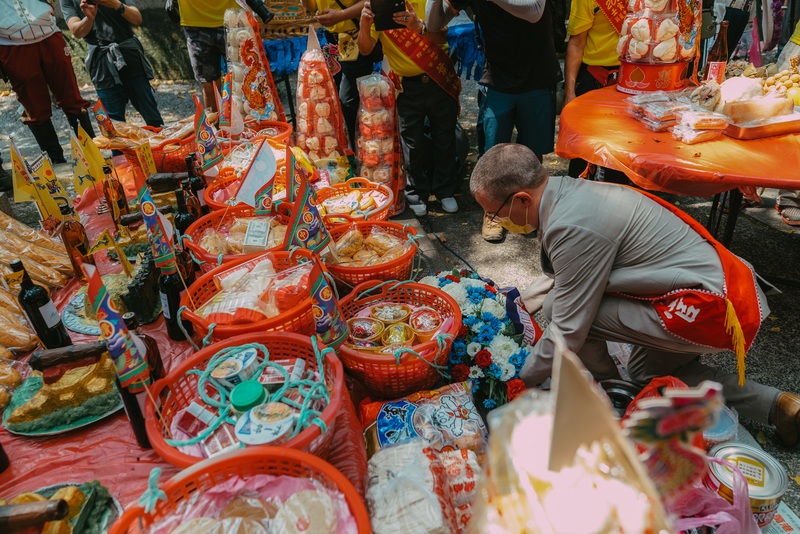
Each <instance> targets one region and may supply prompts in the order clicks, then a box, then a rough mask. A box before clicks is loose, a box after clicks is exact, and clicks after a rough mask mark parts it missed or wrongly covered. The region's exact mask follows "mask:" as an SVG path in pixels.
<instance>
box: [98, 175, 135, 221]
mask: <svg viewBox="0 0 800 534" xmlns="http://www.w3.org/2000/svg"><path fill="white" fill-rule="evenodd" d="M103 172H104V173H105V175H106V179H105V180H104V181H103V195H104V196H105V197H106V203H107V204H108V207H109V208H111V203H112V202H113V203H114V205H115V206H116V216H117V219H119V216H120V215H127V214H128V213H130V212H131V210H130V208H128V199H127V198H126V197H125V188H123V187H122V184H121V183H120V182H119V180H117V179H116V178H114V177H113V176H112V175H111V167H109V166H108V165H103ZM115 222H118V221H115Z"/></svg>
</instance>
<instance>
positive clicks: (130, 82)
mask: <svg viewBox="0 0 800 534" xmlns="http://www.w3.org/2000/svg"><path fill="white" fill-rule="evenodd" d="M123 81H124V82H125V85H124V87H125V94H126V95H127V96H128V100H130V101H131V104H133V107H134V108H136V111H138V112H139V114H140V115H141V116H142V118H143V119H144V122H145V123H146V124H147V125H148V126H152V127H153V128H158V127H159V126H164V119H162V118H161V113H159V111H158V104H156V97H155V95H154V94H153V88H152V87H151V86H150V81H149V80H148V79H147V76H135V77H133V78H126V79H125V80H123Z"/></svg>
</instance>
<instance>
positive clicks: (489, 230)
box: [481, 212, 505, 241]
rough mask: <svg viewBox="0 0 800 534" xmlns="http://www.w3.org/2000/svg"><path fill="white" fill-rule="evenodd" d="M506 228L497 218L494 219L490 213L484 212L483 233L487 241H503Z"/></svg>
mask: <svg viewBox="0 0 800 534" xmlns="http://www.w3.org/2000/svg"><path fill="white" fill-rule="evenodd" d="M504 232H505V228H503V227H502V226H500V223H499V222H497V221H496V220H495V221H493V220H492V218H491V217H490V216H489V214H488V213H486V212H483V229H482V230H481V234H482V235H483V238H484V239H485V240H486V241H502V240H503V233H504Z"/></svg>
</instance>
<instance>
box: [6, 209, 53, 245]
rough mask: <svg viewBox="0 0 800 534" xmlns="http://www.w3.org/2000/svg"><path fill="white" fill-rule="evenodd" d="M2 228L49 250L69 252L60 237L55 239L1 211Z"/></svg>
mask: <svg viewBox="0 0 800 534" xmlns="http://www.w3.org/2000/svg"><path fill="white" fill-rule="evenodd" d="M0 230H3V231H5V232H10V233H12V234H14V235H17V236H19V237H21V238H22V239H24V240H26V241H30V242H31V243H34V244H36V245H39V246H40V247H44V248H46V249H47V250H52V251H53V252H58V253H59V254H64V255H66V254H67V249H66V248H65V247H64V243H63V242H62V241H61V240H60V239H54V238H52V237H50V236H49V235H46V234H44V233H42V232H39V231H38V230H34V229H33V228H31V227H29V226H27V225H25V224H23V223H21V222H19V221H18V220H16V219H14V218H12V217H9V216H8V215H6V214H5V213H2V212H0Z"/></svg>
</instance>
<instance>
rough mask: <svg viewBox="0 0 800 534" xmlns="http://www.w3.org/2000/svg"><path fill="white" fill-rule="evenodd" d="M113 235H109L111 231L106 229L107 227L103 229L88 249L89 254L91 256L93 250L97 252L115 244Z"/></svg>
mask: <svg viewBox="0 0 800 534" xmlns="http://www.w3.org/2000/svg"><path fill="white" fill-rule="evenodd" d="M115 244H116V243H115V242H114V237H113V236H112V235H111V232H109V231H108V228H106V229H105V230H103V233H102V234H100V236H99V237H98V238H97V241H95V242H94V245H92V248H90V249H89V255H90V256H91V255H92V254H94V253H95V252H99V251H101V250H105V249H107V248H111V247H113V246H114V245H115Z"/></svg>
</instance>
